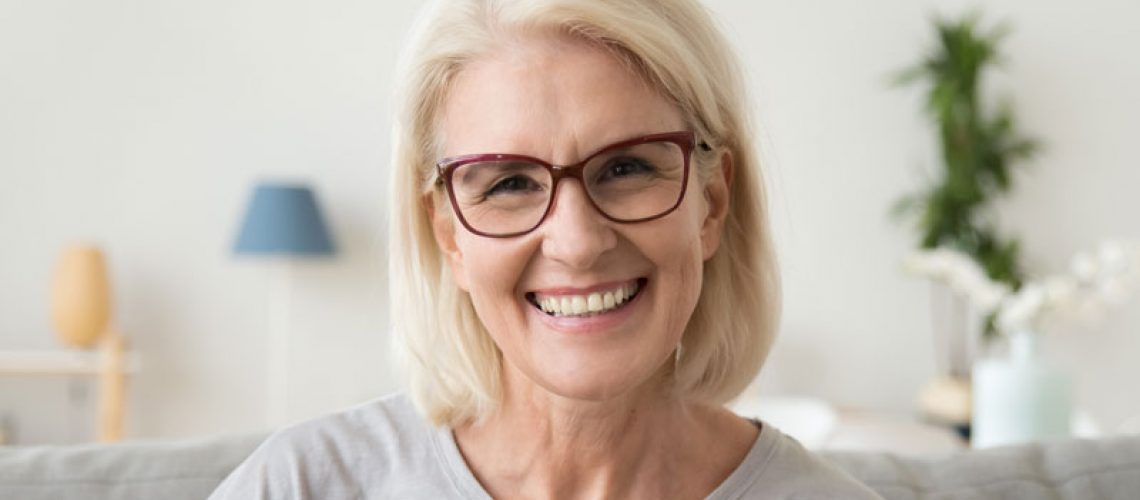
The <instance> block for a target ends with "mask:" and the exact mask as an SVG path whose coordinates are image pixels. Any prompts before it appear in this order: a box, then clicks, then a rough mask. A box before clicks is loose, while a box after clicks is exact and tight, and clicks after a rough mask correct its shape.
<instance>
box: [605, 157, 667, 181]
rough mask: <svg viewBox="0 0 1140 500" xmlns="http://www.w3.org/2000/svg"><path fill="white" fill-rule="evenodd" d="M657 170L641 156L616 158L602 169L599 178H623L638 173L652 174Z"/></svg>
mask: <svg viewBox="0 0 1140 500" xmlns="http://www.w3.org/2000/svg"><path fill="white" fill-rule="evenodd" d="M656 171H657V168H656V167H654V166H653V165H652V164H651V163H649V162H647V161H645V160H642V159H640V158H633V157H623V158H615V159H613V160H612V161H610V163H609V164H608V165H606V168H605V169H604V170H602V172H601V175H600V176H599V177H600V179H599V180H603V181H604V180H607V179H621V178H625V177H632V176H638V175H652V174H653V173H655V172H656Z"/></svg>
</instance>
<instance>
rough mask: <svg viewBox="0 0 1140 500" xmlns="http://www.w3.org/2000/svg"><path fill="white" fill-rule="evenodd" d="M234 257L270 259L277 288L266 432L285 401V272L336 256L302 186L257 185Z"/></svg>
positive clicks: (281, 418) (277, 421)
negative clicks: (300, 260) (296, 263)
mask: <svg viewBox="0 0 1140 500" xmlns="http://www.w3.org/2000/svg"><path fill="white" fill-rule="evenodd" d="M233 250H234V253H235V254H237V255H253V256H259V257H272V258H274V260H275V261H276V264H277V267H278V269H277V272H276V277H277V280H278V281H277V283H275V284H274V286H273V287H272V295H273V297H272V298H271V300H270V311H271V313H270V315H271V318H270V319H271V322H270V337H269V346H268V347H269V350H268V352H267V368H268V374H267V377H268V380H267V382H268V398H269V400H268V401H269V404H268V405H267V408H266V410H267V412H266V418H267V420H268V424H269V425H270V426H278V425H282V424H284V423H286V422H285V418H286V410H287V405H288V395H289V368H290V367H289V365H290V357H291V356H290V343H291V342H290V333H289V288H290V283H289V271H290V263H291V260H290V259H292V258H296V257H322V256H324V257H327V256H332V255H334V254H335V253H336V249H335V248H334V245H333V241H332V238H331V236H330V235H329V231H328V228H327V227H326V225H325V223H324V220H323V219H322V218H321V211H320V208H319V207H318V205H317V199H316V196H315V195H314V194H313V190H312V189H311V188H309V187H308V186H305V185H303V184H286V183H268V182H263V183H260V184H258V185H257V186H256V187H255V188H254V190H253V196H252V197H251V199H250V202H249V205H248V207H247V209H246V212H245V218H244V219H243V221H242V225H241V230H240V231H239V232H238V237H237V241H236V242H235V244H234V249H233Z"/></svg>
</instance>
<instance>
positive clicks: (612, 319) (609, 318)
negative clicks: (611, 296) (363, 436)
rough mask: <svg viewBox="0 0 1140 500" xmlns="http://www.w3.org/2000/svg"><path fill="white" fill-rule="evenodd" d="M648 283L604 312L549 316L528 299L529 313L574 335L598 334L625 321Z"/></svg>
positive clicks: (553, 327)
mask: <svg viewBox="0 0 1140 500" xmlns="http://www.w3.org/2000/svg"><path fill="white" fill-rule="evenodd" d="M648 287H649V283H645V284H644V285H642V286H641V287H640V289H639V290H638V291H637V295H634V296H633V298H632V299H630V300H629V302H626V303H625V304H624V305H623V306H622V307H621V308H619V309H615V310H613V311H610V312H607V313H604V314H595V315H593V316H577V317H576V316H551V315H549V314H546V313H545V312H543V311H542V310H541V309H539V308H538V307H535V306H534V304H531V303H530V302H529V301H528V302H527V305H528V306H529V309H530V312H531V314H534V315H537V316H538V317H539V319H540V320H542V322H543V323H545V324H546V326H548V327H550V328H552V329H554V330H558V331H560V332H563V333H571V334H576V335H583V334H598V333H604V332H606V331H607V330H610V329H612V328H614V327H617V326H619V325H621V324H622V323H624V322H625V320H626V319H628V318H629V317H630V315H632V314H633V309H634V308H635V307H637V304H638V303H639V302H641V297H642V296H643V295H645V292H646V289H647V288H648Z"/></svg>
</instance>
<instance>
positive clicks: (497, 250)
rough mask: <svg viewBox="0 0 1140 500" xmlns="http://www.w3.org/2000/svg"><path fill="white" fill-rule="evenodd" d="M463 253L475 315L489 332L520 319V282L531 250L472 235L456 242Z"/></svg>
mask: <svg viewBox="0 0 1140 500" xmlns="http://www.w3.org/2000/svg"><path fill="white" fill-rule="evenodd" d="M457 244H458V245H459V246H460V248H462V249H463V268H464V273H465V278H466V280H467V283H468V293H469V294H470V296H471V302H472V303H473V304H474V306H475V312H476V313H478V315H479V318H480V319H481V320H482V321H483V324H484V325H485V326H486V327H487V328H488V330H490V331H492V332H497V331H501V329H502V328H503V327H504V326H506V325H510V324H511V320H512V318H514V317H515V316H517V317H518V318H519V319H521V318H522V314H523V313H524V311H523V309H522V307H523V305H524V304H523V303H522V301H521V299H520V298H519V296H518V283H519V278H520V277H521V276H522V273H523V271H524V270H525V269H526V266H527V263H528V262H529V260H530V250H529V248H530V246H532V245H527V244H525V242H513V241H507V240H498V239H491V238H481V237H477V236H474V235H464V236H462V237H460V238H457Z"/></svg>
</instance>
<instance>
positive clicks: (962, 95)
mask: <svg viewBox="0 0 1140 500" xmlns="http://www.w3.org/2000/svg"><path fill="white" fill-rule="evenodd" d="M979 24H980V15H979V14H977V13H973V14H968V15H966V16H964V17H962V18H959V19H946V18H936V19H935V20H934V27H935V29H936V31H937V43H936V44H935V45H934V47H933V48H932V50H930V52H929V53H928V54H927V55H926V56H925V57H924V58H923V59H922V61H921V62H920V63H918V64H916V65H914V66H912V67H910V68H907V69H906V70H904V71H902V72H901V73H899V74H898V75H896V76H895V84H896V85H921V86H923V88H924V89H925V90H926V106H925V112H926V115H927V116H928V117H929V119H930V121H931V122H932V124H933V125H934V126H935V129H936V130H937V133H938V138H939V144H940V153H941V160H942V161H941V164H942V165H941V167H942V168H941V169H939V170H938V173H937V174H936V175H935V176H933V178H932V179H931V181H930V182H929V183H928V185H926V186H923V187H922V188H921V189H920V190H918V191H917V192H914V193H911V194H909V195H906V196H903V197H902V198H901V199H899V200H898V201H897V202H896V204H895V205H894V207H893V209H892V213H893V214H894V216H895V217H896V218H898V219H900V220H903V221H906V222H908V223H910V224H913V226H914V227H915V229H917V232H918V238H917V246H918V247H919V249H922V250H931V249H936V248H946V249H951V250H953V251H955V252H959V253H961V254H964V255H966V256H968V257H969V258H970V259H972V260H973V261H975V262H976V263H977V264H978V266H979V267H980V269H981V270H982V271H983V272H984V273H985V274H986V275H987V277H988V279H989V280H991V281H993V282H997V283H1001V284H1003V285H1005V286H1008V288H1009V289H1012V290H1016V289H1018V288H1019V287H1020V286H1021V283H1022V281H1023V280H1024V277H1025V276H1024V271H1023V269H1022V266H1021V263H1020V255H1019V245H1018V241H1017V239H1016V238H1014V237H1010V236H1006V235H1003V234H1001V232H1000V230H999V228H998V227H997V224H996V221H995V215H994V210H993V203H994V202H995V201H996V200H997V199H998V198H1000V197H1002V196H1004V195H1007V194H1008V193H1009V192H1010V191H1011V189H1012V187H1013V177H1014V176H1013V169H1014V167H1015V166H1016V165H1017V164H1019V163H1021V162H1024V161H1025V160H1027V159H1030V158H1032V157H1033V156H1034V154H1035V153H1036V152H1037V151H1038V150H1039V144H1038V142H1037V141H1036V140H1034V139H1032V138H1028V137H1025V136H1023V135H1021V134H1019V133H1018V132H1017V130H1016V128H1015V126H1014V119H1013V109H1012V105H1011V104H1010V103H1009V101H1008V100H1002V101H1000V102H998V103H996V104H992V105H991V103H988V102H986V101H985V100H984V99H983V98H982V92H981V86H980V83H981V80H982V77H983V76H984V74H985V72H986V70H988V69H990V68H992V67H994V66H995V65H998V64H999V63H1000V62H1001V61H1002V57H1001V52H1000V50H999V45H1000V43H1001V41H1002V40H1003V39H1004V37H1005V36H1006V35H1007V34H1008V33H1009V30H1008V28H1007V26H1006V25H999V26H997V27H995V28H991V29H983V28H981V27H980V26H979ZM952 300H955V301H956V304H957V306H956V307H951V309H952V310H953V311H954V314H952V315H957V316H960V317H956V318H943V321H938V322H936V323H938V324H937V325H936V327H937V328H936V330H942V331H941V332H939V331H936V332H935V333H936V335H938V334H939V333H941V336H942V337H944V338H941V339H936V340H937V342H938V344H940V347H939V348H940V349H944V350H947V351H950V352H943V353H940V354H941V355H944V356H946V357H947V358H948V359H949V361H948V365H949V366H947V367H945V369H944V371H946V372H948V373H943V374H942V377H940V378H939V379H936V380H935V382H933V383H932V384H931V385H930V386H928V387H927V389H924V391H923V394H922V395H921V398H920V399H921V400H922V403H921V404H922V406H923V408H924V410H925V411H926V412H927V413H928V415H930V416H932V417H934V418H936V419H940V420H944V421H950V422H951V423H954V424H955V425H961V426H967V425H968V421H969V420H968V419H969V398H970V396H969V385H968V384H967V383H966V382H965V381H964V378H965V377H967V376H968V373H969V370H970V364H971V362H972V359H970V358H971V357H972V354H971V353H970V352H969V348H968V346H969V345H970V340H971V339H969V338H968V337H969V335H970V331H972V329H970V328H968V326H967V325H966V323H965V321H968V318H964V317H961V316H967V308H966V305H965V301H964V300H962V299H952ZM946 320H949V321H946ZM980 320H981V321H982V324H981V325H979V328H978V329H980V330H982V331H983V332H984V334H985V336H987V337H989V336H991V335H992V334H993V333H994V332H995V325H994V315H993V314H987V315H986V316H985V317H984V318H981V319H980ZM947 322H950V323H956V324H959V325H962V326H963V327H964V328H959V329H957V331H945V328H943V327H942V324H943V323H947ZM963 430H965V429H963Z"/></svg>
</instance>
